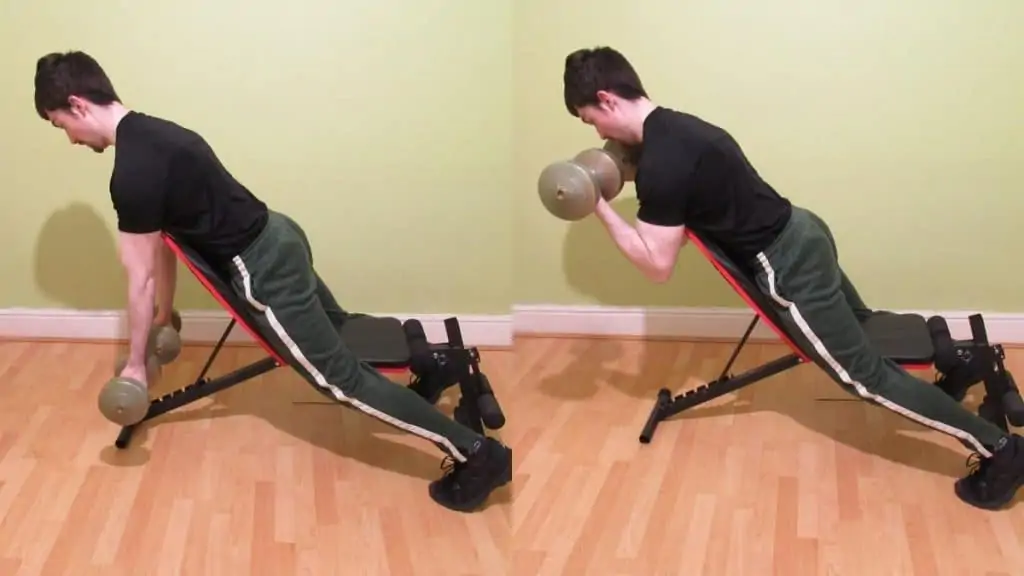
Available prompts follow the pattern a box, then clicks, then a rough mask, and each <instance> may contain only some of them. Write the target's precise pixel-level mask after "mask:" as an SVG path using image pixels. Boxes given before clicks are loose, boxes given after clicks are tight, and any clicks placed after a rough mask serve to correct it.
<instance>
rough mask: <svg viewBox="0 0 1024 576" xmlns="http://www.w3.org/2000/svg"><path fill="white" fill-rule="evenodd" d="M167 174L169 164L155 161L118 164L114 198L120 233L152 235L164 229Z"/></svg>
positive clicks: (115, 169)
mask: <svg viewBox="0 0 1024 576" xmlns="http://www.w3.org/2000/svg"><path fill="white" fill-rule="evenodd" d="M166 175H167V169H166V165H165V163H164V162H162V161H158V160H155V159H149V158H146V159H135V158H132V159H131V160H124V164H123V165H115V168H114V175H113V177H112V178H111V186H110V198H111V201H112V202H113V204H114V211H115V212H116V213H117V229H118V230H119V231H121V232H125V233H129V234H149V233H152V232H159V231H161V230H162V229H163V226H164V204H165V200H166V199H165V193H166V189H167V179H166Z"/></svg>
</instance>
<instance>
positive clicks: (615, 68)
mask: <svg viewBox="0 0 1024 576" xmlns="http://www.w3.org/2000/svg"><path fill="white" fill-rule="evenodd" d="M563 82H564V95H563V96H564V99H565V106H566V108H568V111H569V113H570V114H571V115H573V116H575V117H578V118H580V119H581V120H582V121H583V122H584V123H585V124H588V125H590V126H593V127H594V128H595V129H596V130H597V134H598V136H599V137H601V138H602V139H609V140H617V141H619V142H621V143H622V144H624V145H626V146H628V147H631V148H633V149H634V150H635V151H636V158H635V162H636V176H635V184H636V195H637V199H638V200H639V204H640V206H639V209H638V211H637V216H636V219H637V222H636V226H635V227H633V226H630V225H629V224H627V223H626V222H625V221H624V220H623V219H622V218H621V217H620V216H619V215H618V214H616V213H615V211H613V210H612V208H611V206H609V204H608V202H606V201H605V200H603V199H599V201H598V204H597V209H596V211H595V214H596V215H597V217H598V218H599V219H600V220H601V222H602V223H603V224H604V226H605V227H606V228H607V230H608V233H609V235H610V236H611V237H612V239H613V240H614V241H615V244H616V245H617V246H618V248H619V250H620V251H621V252H622V253H623V254H624V255H625V256H626V257H627V258H628V259H629V260H630V261H631V262H632V263H633V264H634V265H636V267H637V268H639V269H640V270H641V271H643V273H644V274H645V275H646V276H647V277H648V278H649V279H651V280H652V281H655V282H665V281H667V280H668V279H669V278H670V276H671V275H672V272H673V269H674V267H675V264H676V258H677V256H678V254H679V251H680V250H681V248H682V246H683V245H684V243H685V240H684V227H690V228H691V229H693V230H695V231H698V232H700V233H701V234H703V235H705V236H707V237H708V238H709V239H710V240H712V241H713V242H714V243H715V244H717V245H719V246H720V247H721V248H722V249H723V250H724V251H725V252H726V253H728V254H729V255H730V256H731V257H732V258H734V259H735V260H736V261H737V262H739V263H740V264H741V265H743V266H746V267H747V268H748V270H750V271H751V272H752V273H753V274H754V277H755V279H756V283H757V286H758V288H760V290H761V291H762V292H763V293H764V294H765V295H766V296H767V297H768V298H770V300H771V301H772V302H773V303H774V305H775V306H776V307H777V309H778V311H779V312H780V315H781V316H782V317H783V318H784V319H785V321H786V322H787V324H788V327H787V328H788V332H789V333H792V334H795V335H797V336H798V337H800V336H802V339H803V341H804V344H805V345H804V348H805V349H806V350H807V351H808V352H810V353H812V354H815V355H816V356H817V358H816V360H817V362H818V363H819V364H820V365H821V366H822V367H823V368H824V369H825V370H826V371H827V373H828V374H829V375H830V376H831V377H832V378H833V379H834V380H835V381H836V382H837V383H839V384H840V385H841V386H842V387H843V388H844V389H845V390H847V391H848V392H850V393H852V394H855V395H857V396H859V397H860V398H863V399H864V400H867V401H869V402H873V403H877V404H878V405H881V406H883V407H885V408H888V409H889V410H892V411H894V412H896V413H897V414H900V415H901V416H904V417H906V418H908V419H910V420H913V421H914V422H917V423H919V424H922V425H924V426H927V427H929V428H932V429H934V430H938V431H939V432H943V433H945V434H948V435H951V436H953V437H955V438H957V439H958V440H959V441H960V442H961V443H963V444H964V445H965V446H967V447H968V448H969V449H970V450H972V451H973V452H975V454H976V455H977V456H979V457H980V458H979V459H978V460H979V463H977V465H976V466H973V469H972V470H971V471H969V473H968V474H967V475H966V476H965V477H964V478H962V479H960V480H959V481H958V482H957V483H956V485H955V492H956V494H957V496H959V497H960V498H961V499H962V500H963V501H964V502H967V503H968V504H971V505H973V506H977V507H979V508H984V509H996V508H999V507H1001V506H1003V505H1005V504H1007V503H1008V502H1010V501H1011V500H1012V499H1013V497H1014V495H1015V493H1016V491H1017V489H1018V488H1019V487H1020V486H1021V484H1022V483H1024V438H1021V437H1020V436H1018V435H1016V434H1006V433H1004V432H1003V431H1002V430H1000V429H999V428H998V427H997V426H995V425H993V424H992V423H990V422H988V421H987V420H985V419H983V418H981V417H979V416H977V415H975V414H972V413H971V412H970V411H969V410H967V409H966V408H964V407H963V406H962V405H961V404H960V403H959V402H957V401H955V400H954V399H953V398H951V397H950V396H948V395H947V394H946V393H945V392H943V391H942V390H941V389H940V388H939V387H937V386H934V385H933V384H930V383H928V382H925V381H922V380H919V379H917V378H915V377H914V376H912V375H910V374H909V373H907V372H906V371H904V370H903V369H902V368H900V367H899V366H898V365H896V364H895V363H893V362H891V361H888V360H886V359H884V358H882V357H881V356H880V355H879V354H878V353H877V352H875V350H874V349H873V348H872V347H871V346H870V345H869V343H868V339H867V336H866V335H865V333H864V331H863V330H862V329H861V327H860V324H859V322H858V319H857V314H856V311H863V310H866V309H867V306H866V305H865V304H864V302H863V301H862V300H861V299H860V297H859V296H858V295H857V291H856V290H855V289H854V287H853V285H852V284H851V283H850V281H849V280H848V279H847V277H846V275H845V274H844V273H843V270H842V268H841V267H840V266H839V264H838V262H837V256H836V247H835V244H834V242H833V240H832V236H831V232H830V231H829V229H828V227H827V225H826V224H825V223H824V221H822V220H821V219H820V218H818V217H817V216H816V215H815V214H813V213H812V212H810V211H808V210H806V209H803V208H801V207H799V206H795V205H793V204H791V202H790V201H788V200H787V199H786V198H784V197H782V196H780V195H779V194H778V193H777V192H776V191H775V190H773V189H772V187H771V186H770V185H769V184H767V183H766V182H765V181H764V180H762V179H761V178H760V176H759V175H758V173H757V171H756V170H755V169H754V168H753V166H751V164H750V162H749V161H748V160H747V158H746V156H745V155H744V153H743V151H742V149H741V148H740V146H739V145H738V144H737V143H736V141H735V140H733V138H732V137H731V136H730V135H729V134H728V133H727V132H726V131H725V130H723V129H721V128H719V127H717V126H714V125H712V124H710V123H708V122H705V121H704V120H702V119H700V118H697V117H695V116H693V115H691V114H686V113H683V112H679V111H675V110H672V109H669V108H665V107H661V106H658V105H656V104H654V103H653V102H652V101H651V100H650V98H649V97H648V95H647V93H646V92H645V90H644V87H643V84H642V83H641V82H640V79H639V76H638V75H637V73H636V72H635V70H634V69H633V67H632V65H631V64H630V63H629V62H628V60H627V59H626V58H625V57H624V56H623V55H622V54H621V53H619V52H618V51H616V50H614V49H612V48H608V47H601V48H595V49H580V50H576V51H574V52H572V53H570V54H569V55H568V56H567V57H566V59H565V68H564V75H563ZM973 459H974V458H972V460H973Z"/></svg>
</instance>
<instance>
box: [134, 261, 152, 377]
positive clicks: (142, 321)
mask: <svg viewBox="0 0 1024 576" xmlns="http://www.w3.org/2000/svg"><path fill="white" fill-rule="evenodd" d="M155 293H156V279H155V278H154V277H153V276H147V275H142V274H136V275H131V276H129V278H128V362H129V363H130V364H135V365H145V363H146V345H147V344H148V341H149V331H150V328H151V327H152V326H153V298H154V296H155Z"/></svg>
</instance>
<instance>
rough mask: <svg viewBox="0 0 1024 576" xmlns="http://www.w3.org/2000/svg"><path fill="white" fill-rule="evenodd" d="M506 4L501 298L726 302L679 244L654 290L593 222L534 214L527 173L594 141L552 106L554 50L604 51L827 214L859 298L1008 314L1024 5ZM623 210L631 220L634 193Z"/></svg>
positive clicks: (1022, 139) (1019, 190) (1017, 281)
mask: <svg viewBox="0 0 1024 576" xmlns="http://www.w3.org/2000/svg"><path fill="white" fill-rule="evenodd" d="M515 6H516V13H515V18H516V19H515V42H514V46H515V86H516V98H515V118H516V128H517V132H516V140H515V154H516V162H515V180H514V181H513V183H514V187H515V194H516V199H517V204H516V223H515V230H516V233H517V235H516V251H517V256H516V265H517V268H518V270H519V271H520V274H519V275H518V276H519V277H528V278H529V282H519V283H517V284H516V285H515V301H516V302H517V303H530V304H537V303H545V304H614V305H628V306H635V305H664V306H715V305H729V306H731V305H736V306H743V304H742V302H741V301H740V300H739V299H738V298H737V297H735V296H734V295H733V293H732V291H731V289H730V288H729V287H728V286H727V285H726V284H725V283H724V282H723V281H722V280H721V278H720V277H719V276H718V274H717V272H715V271H714V269H713V268H711V266H710V265H708V264H706V263H705V262H704V261H703V260H702V259H701V257H700V255H699V254H698V253H697V252H696V250H686V253H685V255H684V257H683V258H682V259H681V262H680V264H679V266H678V270H677V272H676V276H675V278H674V279H673V280H672V281H671V282H669V283H667V284H664V285H651V284H650V283H648V282H647V281H646V280H645V279H643V277H642V276H641V275H640V273H639V272H636V271H634V269H633V268H632V266H631V265H629V264H628V263H627V262H626V260H625V259H624V258H623V257H621V256H619V253H618V250H617V249H616V248H615V246H614V245H613V244H612V243H611V241H610V240H608V239H607V235H606V234H605V232H604V230H603V228H602V227H601V225H600V223H599V222H598V221H596V219H593V218H591V219H588V220H585V221H581V222H579V223H575V224H566V223H563V222H558V221H554V220H553V219H552V218H550V217H549V216H547V214H545V213H544V212H543V210H542V209H541V208H540V207H539V205H538V202H537V201H536V194H535V193H534V192H533V186H535V182H536V177H537V173H538V172H539V170H540V169H541V168H542V167H543V166H544V165H545V164H546V163H548V162H550V161H551V160H553V159H560V158H566V157H571V156H572V155H573V154H575V153H576V152H577V151H578V150H580V149H582V148H584V147H588V146H593V145H595V143H597V138H596V136H595V135H594V132H593V129H592V128H590V127H588V126H585V125H583V124H582V123H580V122H579V121H578V120H576V119H574V118H572V117H570V116H569V115H568V114H567V113H566V111H565V108H564V105H563V103H562V100H561V73H562V66H563V59H564V56H565V55H566V54H567V53H568V52H569V51H571V50H574V49H576V48H579V47H583V46H593V45H599V44H606V45H611V46H614V47H617V48H618V49H620V50H621V51H623V52H624V53H625V54H626V56H627V57H628V58H630V59H631V61H632V62H633V64H634V65H635V67H636V68H637V69H638V71H639V73H640V75H641V77H642V78H643V80H644V82H645V84H646V87H647V88H648V90H649V91H650V92H651V94H652V96H653V97H654V98H655V99H656V100H657V101H658V102H660V103H663V104H665V105H668V106H672V107H677V108H681V109H683V110H686V111H689V112H693V113H695V114H697V115H700V116H703V117H705V118H706V119H708V120H710V121H713V122H715V123H718V124H720V125H722V126H724V127H725V128H727V129H728V130H729V131H730V132H732V134H733V135H734V136H735V137H736V138H737V139H738V140H739V142H740V143H741V145H742V146H743V147H744V148H745V150H746V151H747V152H748V154H749V156H750V158H751V160H752V162H753V163H754V164H755V166H756V167H757V168H758V170H759V171H760V172H761V173H762V175H763V176H764V177H765V178H767V179H768V181H769V182H770V183H772V185H773V186H775V187H776V188H777V189H778V190H779V191H781V192H782V193H783V194H785V195H787V196H789V197H790V198H791V199H792V200H793V201H795V202H797V203H799V204H802V205H805V206H807V207H810V208H812V209H814V210H815V211H817V212H819V213H820V214H821V215H822V216H824V217H825V218H826V219H827V220H828V221H829V222H830V224H831V227H832V229H833V231H834V232H835V235H836V236H837V239H838V242H839V245H840V252H841V258H842V262H843V263H844V265H845V267H846V268H847V270H848V272H849V273H850V275H851V276H852V277H853V279H854V280H855V282H856V283H857V285H858V286H859V288H860V290H861V292H862V293H863V295H864V296H865V298H867V299H868V300H869V301H870V302H871V303H872V304H873V305H875V306H879V307H888V308H897V309H939V310H963V309H981V310H985V311H1000V312H1009V311H1024V267H1022V266H1020V265H1018V262H1019V260H1020V257H1019V253H1020V252H1019V251H1020V249H1021V246H1024V235H1022V232H1021V227H1020V224H1019V222H1020V220H1021V215H1022V214H1024V172H1022V169H1024V35H1022V34H1021V33H1020V29H1021V28H1020V24H1019V23H1020V22H1022V21H1024V4H1021V3H1013V2H969V1H967V0H904V1H902V2H888V1H887V0H866V1H863V2H846V1H840V0H818V1H815V2H810V1H795V0H771V1H763V0H762V1H758V2H755V1H753V0H748V1H737V0H733V1H729V2H678V1H670V0H650V1H647V2H643V3H642V4H638V5H637V6H642V8H640V9H639V10H636V11H629V10H626V9H625V8H624V4H623V3H621V2H613V1H610V0H590V1H588V2H583V1H580V0H575V1H573V0H547V1H542V0H527V1H522V2H517V3H516V5H515ZM620 205H621V208H622V213H624V214H627V215H629V216H630V218H632V215H633V214H635V208H636V204H635V197H634V191H633V189H632V187H631V186H627V189H626V190H625V191H624V193H623V194H622V200H621V201H620ZM1007 253H1008V254H1007Z"/></svg>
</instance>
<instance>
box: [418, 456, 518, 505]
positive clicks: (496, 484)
mask: <svg viewBox="0 0 1024 576" xmlns="http://www.w3.org/2000/svg"><path fill="white" fill-rule="evenodd" d="M506 450H507V449H506ZM507 451H508V452H511V450H507ZM511 481H512V457H511V455H509V459H508V463H507V464H506V465H505V468H504V469H502V471H501V474H498V475H496V476H495V477H494V481H493V482H491V485H490V486H488V490H487V491H486V492H483V493H482V494H481V495H480V497H478V498H474V499H473V500H470V501H469V502H466V503H464V504H462V505H460V506H453V505H451V504H449V503H447V502H441V501H440V500H438V499H437V498H436V497H434V495H433V493H431V495H430V496H431V498H433V500H434V502H437V503H438V504H440V505H441V506H444V507H445V508H447V509H449V510H454V511H456V512H472V511H474V510H476V509H477V508H479V507H480V506H482V505H483V503H484V502H486V501H487V499H488V498H490V497H491V494H493V493H494V491H495V490H497V489H498V488H501V487H502V486H504V485H506V484H508V483H509V482H511Z"/></svg>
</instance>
